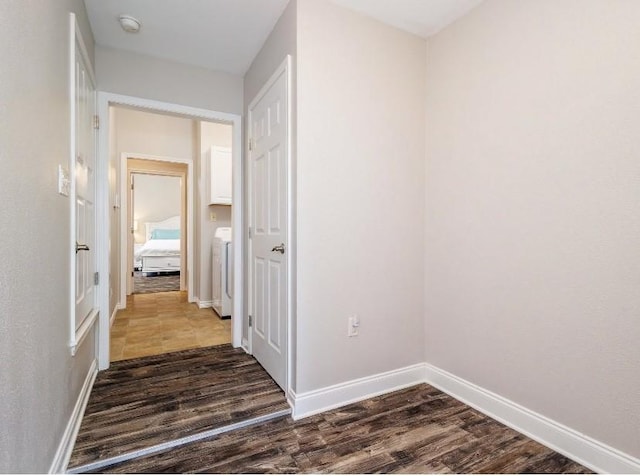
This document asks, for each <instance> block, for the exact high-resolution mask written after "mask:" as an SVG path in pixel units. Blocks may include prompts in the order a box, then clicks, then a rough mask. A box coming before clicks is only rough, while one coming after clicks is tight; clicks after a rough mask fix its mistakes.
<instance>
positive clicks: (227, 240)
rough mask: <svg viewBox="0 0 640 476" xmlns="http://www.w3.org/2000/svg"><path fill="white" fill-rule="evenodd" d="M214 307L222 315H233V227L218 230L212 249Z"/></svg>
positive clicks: (223, 316)
mask: <svg viewBox="0 0 640 476" xmlns="http://www.w3.org/2000/svg"><path fill="white" fill-rule="evenodd" d="M211 254H212V270H213V276H212V283H213V290H212V291H213V309H214V310H215V311H216V313H217V314H218V315H219V316H220V317H222V318H225V317H231V307H232V302H233V301H232V299H233V246H232V243H231V228H228V227H221V228H218V229H217V230H216V234H215V237H214V238H213V250H212V253H211Z"/></svg>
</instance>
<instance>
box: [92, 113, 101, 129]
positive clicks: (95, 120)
mask: <svg viewBox="0 0 640 476" xmlns="http://www.w3.org/2000/svg"><path fill="white" fill-rule="evenodd" d="M93 128H94V129H100V116H98V115H95V116H93Z"/></svg>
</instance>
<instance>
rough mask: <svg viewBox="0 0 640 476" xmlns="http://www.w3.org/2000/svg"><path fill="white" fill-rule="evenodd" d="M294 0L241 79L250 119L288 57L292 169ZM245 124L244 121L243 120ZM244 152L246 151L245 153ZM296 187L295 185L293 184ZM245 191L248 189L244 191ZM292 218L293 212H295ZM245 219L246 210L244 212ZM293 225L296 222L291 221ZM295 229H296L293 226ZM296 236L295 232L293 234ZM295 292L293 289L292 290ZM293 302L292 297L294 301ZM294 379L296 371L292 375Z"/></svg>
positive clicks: (294, 142) (245, 325)
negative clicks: (259, 96) (251, 107)
mask: <svg viewBox="0 0 640 476" xmlns="http://www.w3.org/2000/svg"><path fill="white" fill-rule="evenodd" d="M297 6H298V1H297V0H290V1H289V4H288V5H287V7H286V8H285V10H284V12H283V13H282V15H281V16H280V18H279V19H278V22H277V23H276V25H275V26H274V28H273V30H272V31H271V33H270V34H269V37H268V38H267V40H266V41H265V43H264V45H263V46H262V49H261V50H260V52H259V53H258V54H257V55H256V57H255V58H254V60H253V62H252V63H251V66H250V67H249V70H248V71H247V73H246V75H245V77H244V108H245V109H244V117H245V118H247V117H249V114H248V107H249V104H250V103H251V101H253V99H254V98H255V97H256V95H257V94H258V92H260V89H262V87H263V86H264V84H265V83H266V82H267V81H268V80H269V78H270V77H271V75H272V74H273V73H274V72H275V71H276V69H277V68H278V67H279V66H280V65H281V64H282V62H283V61H284V60H285V58H286V57H287V55H291V68H292V79H291V83H292V84H291V102H292V106H291V110H292V112H291V131H290V132H291V144H292V147H291V156H292V160H293V164H294V168H295V163H296V147H297V132H296V131H297V86H296V82H297V77H296V68H297V66H296V61H297V60H296V56H297V53H296V49H297V25H298V18H297ZM245 122H246V121H245ZM243 144H246V141H243ZM245 153H246V151H245ZM293 186H294V187H295V184H293ZM245 187H248V184H246V183H245ZM247 190H248V188H247ZM248 203H249V199H248V198H246V199H245V204H248ZM294 215H295V213H294ZM243 216H245V217H248V210H247V209H245V210H244V215H243ZM294 224H295V222H294ZM245 226H248V223H245ZM294 230H295V227H294ZM294 237H295V232H294ZM288 246H289V250H292V249H294V248H295V243H288ZM243 252H244V255H245V260H244V261H245V264H246V265H247V266H245V270H244V276H248V275H249V270H248V263H249V261H248V259H247V250H246V249H245V250H243ZM289 278H290V279H291V280H292V281H293V282H294V283H295V281H296V277H295V275H294V276H290V277H289ZM294 290H295V287H294ZM294 302H295V298H294ZM243 308H244V309H248V295H247V294H246V293H245V303H244V306H243ZM290 312H292V313H293V323H292V324H293V327H294V329H293V334H294V335H295V326H296V317H295V312H296V310H295V306H294V309H290ZM248 325H249V323H248V320H247V319H244V321H243V329H242V338H243V339H247V338H248V335H249V327H248ZM292 346H293V348H292V349H290V351H291V352H292V355H293V360H292V362H294V365H295V355H296V349H295V346H296V343H295V339H294V342H293V343H292ZM293 375H294V379H295V372H294V374H293ZM294 383H295V382H290V385H291V386H292V387H293V388H295V385H294Z"/></svg>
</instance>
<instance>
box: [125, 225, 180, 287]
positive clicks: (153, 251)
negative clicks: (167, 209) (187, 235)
mask: <svg viewBox="0 0 640 476" xmlns="http://www.w3.org/2000/svg"><path fill="white" fill-rule="evenodd" d="M145 228H146V230H145V231H146V238H147V241H146V242H145V243H144V244H143V245H142V246H140V247H139V248H137V249H136V250H135V255H134V263H138V262H139V263H140V268H141V270H142V273H143V274H144V275H146V274H148V273H167V272H180V266H181V249H180V241H181V240H180V236H181V235H180V217H179V216H175V217H171V218H167V219H166V220H164V221H161V222H147V223H145Z"/></svg>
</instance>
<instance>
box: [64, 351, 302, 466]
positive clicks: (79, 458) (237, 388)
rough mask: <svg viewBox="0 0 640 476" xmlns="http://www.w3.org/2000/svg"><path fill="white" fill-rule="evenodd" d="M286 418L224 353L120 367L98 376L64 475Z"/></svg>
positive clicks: (272, 393)
mask: <svg viewBox="0 0 640 476" xmlns="http://www.w3.org/2000/svg"><path fill="white" fill-rule="evenodd" d="M288 411H290V407H289V405H288V404H287V402H286V399H285V397H284V393H283V392H282V390H281V389H280V388H279V387H278V386H277V385H276V383H275V382H274V381H273V380H272V379H271V378H270V377H269V375H268V374H267V373H266V372H265V370H264V369H263V368H262V367H261V366H260V365H259V364H258V363H257V362H256V360H255V359H254V358H253V357H251V356H249V355H247V354H245V352H244V351H242V350H239V349H234V348H233V347H232V346H231V345H221V346H215V347H209V348H205V349H193V350H185V351H180V352H173V353H169V354H163V355H157V356H153V357H145V358H140V359H132V360H123V361H120V362H116V363H114V364H112V366H111V368H110V369H109V370H106V371H103V372H100V373H99V374H98V377H97V379H96V382H95V385H94V387H93V390H92V391H91V396H90V397H89V402H88V404H87V409H86V411H85V415H84V418H83V420H82V424H81V427H80V431H79V434H78V438H77V440H76V444H75V447H74V450H73V453H72V455H71V460H70V463H69V466H68V467H69V470H73V469H74V468H78V467H82V466H85V465H88V464H92V463H95V462H96V461H100V460H105V459H109V458H117V457H122V455H123V454H127V453H131V452H135V451H139V450H142V449H144V448H149V447H152V446H154V445H158V444H163V443H166V442H167V441H171V440H175V439H179V438H183V437H186V436H190V435H193V434H197V433H199V432H203V431H209V430H212V429H215V428H220V427H224V426H228V425H232V424H238V423H240V422H242V421H246V420H250V419H252V418H259V417H264V416H266V415H270V414H273V413H276V412H288Z"/></svg>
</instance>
